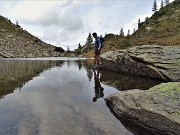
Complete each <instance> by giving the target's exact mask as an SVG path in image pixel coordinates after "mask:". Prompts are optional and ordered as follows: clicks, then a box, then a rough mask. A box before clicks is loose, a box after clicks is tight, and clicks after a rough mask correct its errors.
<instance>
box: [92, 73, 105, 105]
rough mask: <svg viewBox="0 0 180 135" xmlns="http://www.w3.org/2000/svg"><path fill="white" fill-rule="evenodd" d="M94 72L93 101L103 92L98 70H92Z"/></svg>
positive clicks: (101, 95) (102, 94)
mask: <svg viewBox="0 0 180 135" xmlns="http://www.w3.org/2000/svg"><path fill="white" fill-rule="evenodd" d="M93 72H94V83H95V86H94V90H95V97H94V98H93V102H96V101H97V99H98V98H101V97H103V96H104V93H103V90H104V88H103V87H101V84H100V78H99V71H97V73H96V71H95V70H93Z"/></svg>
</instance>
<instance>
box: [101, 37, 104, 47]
mask: <svg viewBox="0 0 180 135" xmlns="http://www.w3.org/2000/svg"><path fill="white" fill-rule="evenodd" d="M104 41H105V40H104V38H103V37H100V42H101V48H103V47H104Z"/></svg>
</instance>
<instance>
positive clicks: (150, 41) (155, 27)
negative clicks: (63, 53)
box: [86, 0, 180, 56]
mask: <svg viewBox="0 0 180 135" xmlns="http://www.w3.org/2000/svg"><path fill="white" fill-rule="evenodd" d="M138 45H162V46H180V0H175V1H173V2H172V3H170V4H168V5H167V6H165V7H163V8H161V9H160V10H159V11H156V12H155V13H154V14H153V15H152V16H151V17H150V18H146V20H145V21H144V22H141V23H140V24H139V28H138V29H137V30H136V31H135V32H134V33H133V34H132V35H129V36H120V35H114V34H107V35H105V47H104V48H103V49H102V53H103V52H106V51H111V50H117V49H126V48H129V47H133V46H138ZM86 56H93V50H90V51H89V52H88V53H86Z"/></svg>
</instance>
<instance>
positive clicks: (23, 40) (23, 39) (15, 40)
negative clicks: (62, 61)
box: [0, 16, 64, 58]
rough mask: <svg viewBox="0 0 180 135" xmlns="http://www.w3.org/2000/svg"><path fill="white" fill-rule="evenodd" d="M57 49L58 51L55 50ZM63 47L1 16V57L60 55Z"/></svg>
mask: <svg viewBox="0 0 180 135" xmlns="http://www.w3.org/2000/svg"><path fill="white" fill-rule="evenodd" d="M55 50H57V51H55ZM61 52H64V50H63V48H61V47H55V46H52V45H50V44H47V43H45V42H43V41H41V40H40V39H39V38H37V37H35V36H33V35H31V34H30V33H28V32H27V31H26V30H23V29H22V28H21V27H20V26H19V25H18V24H16V25H15V24H13V23H12V22H11V21H10V20H8V19H7V18H5V17H3V16H0V58H1V57H2V58H9V57H50V56H59V55H60V54H61Z"/></svg>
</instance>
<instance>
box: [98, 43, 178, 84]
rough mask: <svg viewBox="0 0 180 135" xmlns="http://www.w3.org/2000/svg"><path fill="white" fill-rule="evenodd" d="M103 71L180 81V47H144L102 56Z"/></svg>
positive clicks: (112, 52)
mask: <svg viewBox="0 0 180 135" xmlns="http://www.w3.org/2000/svg"><path fill="white" fill-rule="evenodd" d="M101 62H102V65H101V67H100V68H101V69H104V70H111V71H115V72H121V73H126V74H131V75H135V76H142V77H147V78H152V79H161V80H165V81H180V47H179V46H159V45H143V46H136V47H133V48H129V49H127V50H117V51H109V52H106V53H104V54H102V55H101Z"/></svg>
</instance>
